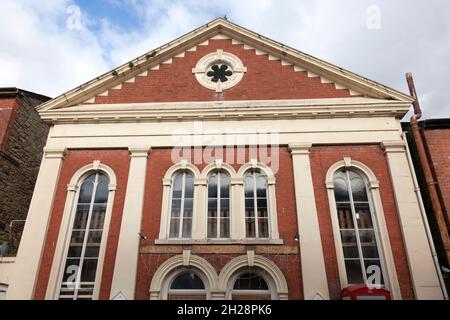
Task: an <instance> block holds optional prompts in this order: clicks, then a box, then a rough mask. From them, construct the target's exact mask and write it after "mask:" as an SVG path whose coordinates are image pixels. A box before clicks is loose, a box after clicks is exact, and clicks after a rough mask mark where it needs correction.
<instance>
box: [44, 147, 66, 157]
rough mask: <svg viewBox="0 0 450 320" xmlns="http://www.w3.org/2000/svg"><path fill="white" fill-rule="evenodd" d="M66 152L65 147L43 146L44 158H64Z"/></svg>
mask: <svg viewBox="0 0 450 320" xmlns="http://www.w3.org/2000/svg"><path fill="white" fill-rule="evenodd" d="M66 153H67V148H66V147H44V158H45V159H64V156H65V155H66Z"/></svg>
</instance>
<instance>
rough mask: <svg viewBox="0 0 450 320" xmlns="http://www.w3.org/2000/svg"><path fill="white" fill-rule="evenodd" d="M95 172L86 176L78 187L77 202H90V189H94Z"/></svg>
mask: <svg viewBox="0 0 450 320" xmlns="http://www.w3.org/2000/svg"><path fill="white" fill-rule="evenodd" d="M94 178H95V174H94V175H91V176H89V177H87V178H86V179H85V180H84V181H83V184H82V185H81V188H80V195H79V197H78V203H91V200H92V190H93V189H94V180H93V179H94Z"/></svg>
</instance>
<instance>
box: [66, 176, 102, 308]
mask: <svg viewBox="0 0 450 320" xmlns="http://www.w3.org/2000/svg"><path fill="white" fill-rule="evenodd" d="M109 184H110V179H109V176H108V175H107V174H106V173H105V172H104V171H102V170H95V171H89V172H88V173H86V174H85V175H84V177H83V178H82V179H80V182H79V183H78V185H77V187H78V188H77V189H78V191H77V194H76V198H75V199H76V202H75V206H74V210H75V212H74V215H73V217H72V220H71V222H70V231H69V241H68V244H67V246H66V248H65V258H64V264H63V272H62V276H61V282H60V286H59V295H58V297H59V299H61V300H90V299H92V298H93V297H94V289H95V285H96V278H97V276H98V269H99V258H100V255H101V252H100V249H101V244H102V238H103V233H104V232H103V230H104V224H105V223H104V222H105V217H106V213H107V205H108V198H109Z"/></svg>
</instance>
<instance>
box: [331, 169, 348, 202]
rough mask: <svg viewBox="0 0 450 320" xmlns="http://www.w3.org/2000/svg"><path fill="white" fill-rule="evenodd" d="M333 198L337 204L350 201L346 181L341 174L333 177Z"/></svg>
mask: <svg viewBox="0 0 450 320" xmlns="http://www.w3.org/2000/svg"><path fill="white" fill-rule="evenodd" d="M334 196H335V198H336V201H337V202H346V201H350V198H349V195H348V188H347V179H346V176H345V174H344V173H343V172H339V173H337V174H336V175H335V176H334Z"/></svg>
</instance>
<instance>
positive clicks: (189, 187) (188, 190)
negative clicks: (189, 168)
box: [184, 172, 194, 198]
mask: <svg viewBox="0 0 450 320" xmlns="http://www.w3.org/2000/svg"><path fill="white" fill-rule="evenodd" d="M184 196H185V197H186V198H193V197H194V175H193V174H192V173H190V172H189V173H186V186H185V194H184Z"/></svg>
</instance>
